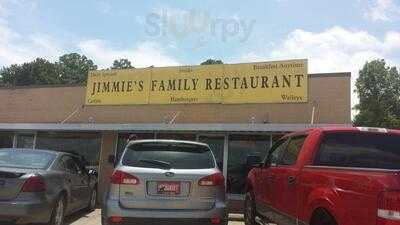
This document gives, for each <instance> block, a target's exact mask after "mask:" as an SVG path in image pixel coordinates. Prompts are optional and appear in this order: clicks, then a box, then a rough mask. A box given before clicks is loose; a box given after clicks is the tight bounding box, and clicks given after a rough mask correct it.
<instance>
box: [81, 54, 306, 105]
mask: <svg viewBox="0 0 400 225" xmlns="http://www.w3.org/2000/svg"><path fill="white" fill-rule="evenodd" d="M307 84H308V75H307V60H290V61H275V62H263V63H245V64H221V65H208V66H207V65H203V66H180V67H162V68H144V69H127V70H100V71H91V72H90V73H89V77H88V83H87V91H86V104H88V105H132V104H180V103H223V104H235V103H283V102H307V90H308V89H307Z"/></svg>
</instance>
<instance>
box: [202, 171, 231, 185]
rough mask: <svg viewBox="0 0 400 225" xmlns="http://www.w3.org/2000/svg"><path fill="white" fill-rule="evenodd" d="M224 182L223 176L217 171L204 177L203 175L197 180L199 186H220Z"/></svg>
mask: <svg viewBox="0 0 400 225" xmlns="http://www.w3.org/2000/svg"><path fill="white" fill-rule="evenodd" d="M224 184H225V178H224V175H222V173H220V172H218V173H215V174H212V175H209V176H206V177H203V178H201V179H200V180H199V185H200V186H221V185H224Z"/></svg>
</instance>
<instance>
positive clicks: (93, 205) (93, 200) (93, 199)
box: [87, 187, 97, 211]
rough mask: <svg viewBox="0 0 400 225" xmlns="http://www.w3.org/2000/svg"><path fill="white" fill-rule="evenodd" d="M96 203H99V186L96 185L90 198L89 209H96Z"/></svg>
mask: <svg viewBox="0 0 400 225" xmlns="http://www.w3.org/2000/svg"><path fill="white" fill-rule="evenodd" d="M96 203H97V187H94V188H93V190H92V193H91V194H90V199H89V203H88V207H87V209H88V210H90V211H92V210H95V209H96Z"/></svg>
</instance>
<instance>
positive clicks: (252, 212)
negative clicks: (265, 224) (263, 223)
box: [244, 192, 256, 225]
mask: <svg viewBox="0 0 400 225" xmlns="http://www.w3.org/2000/svg"><path fill="white" fill-rule="evenodd" d="M244 207H245V208H244V223H245V224H246V225H256V207H255V203H254V195H253V193H251V192H247V193H246V197H245V200H244Z"/></svg>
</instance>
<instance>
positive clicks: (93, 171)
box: [88, 169, 98, 176]
mask: <svg viewBox="0 0 400 225" xmlns="http://www.w3.org/2000/svg"><path fill="white" fill-rule="evenodd" d="M88 173H89V175H92V176H97V174H98V173H97V170H96V169H90V170H89V171H88Z"/></svg>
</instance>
